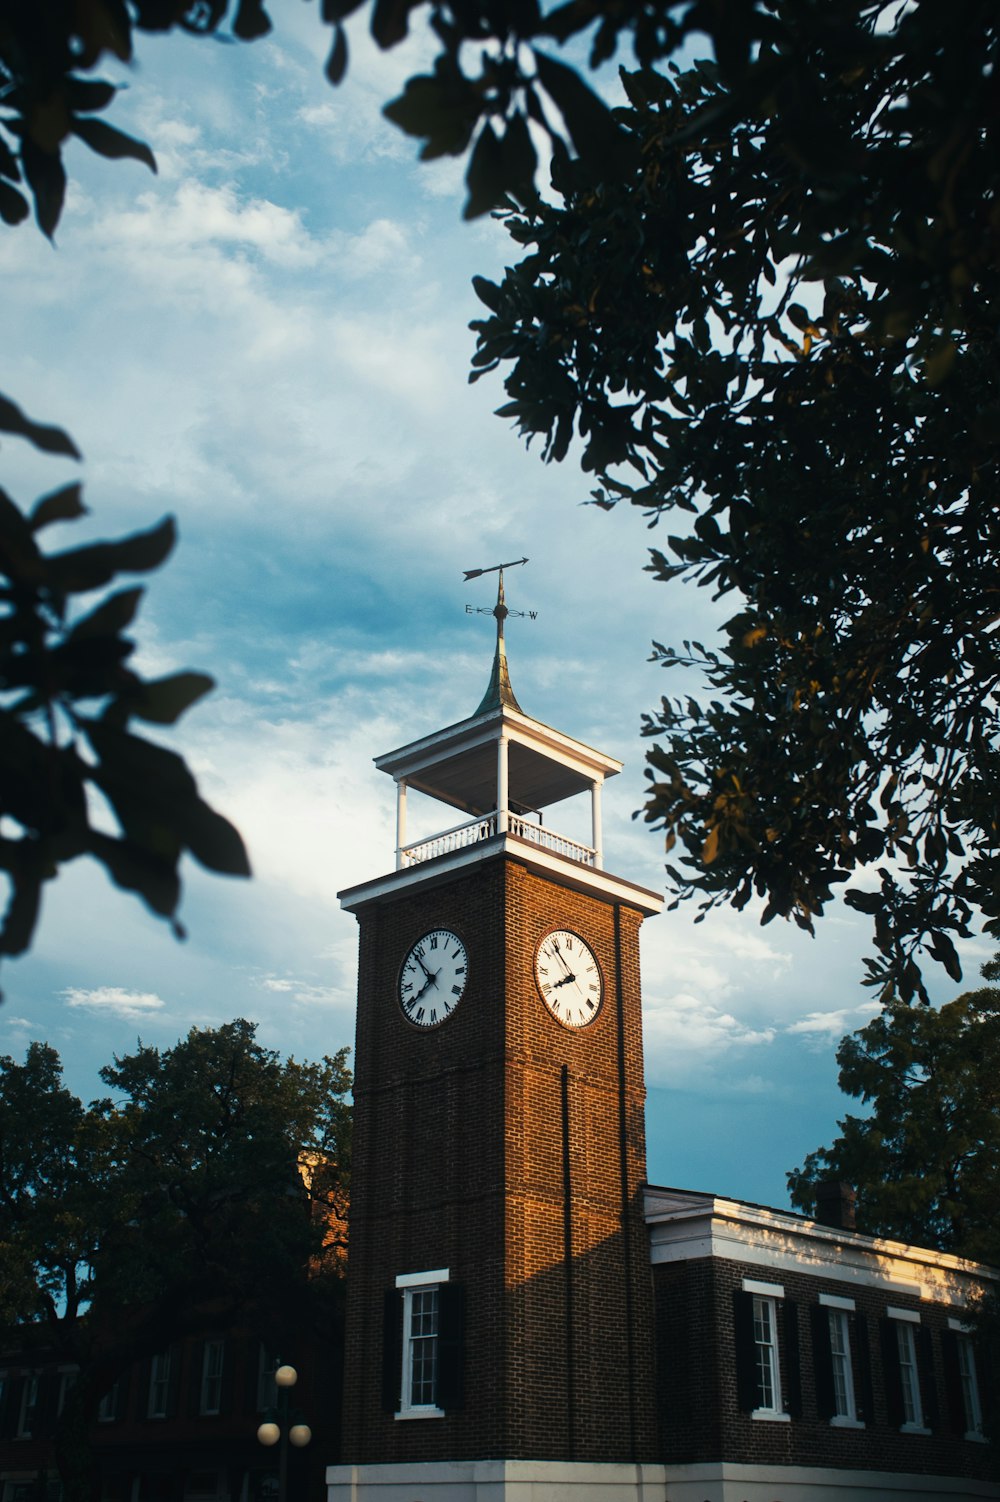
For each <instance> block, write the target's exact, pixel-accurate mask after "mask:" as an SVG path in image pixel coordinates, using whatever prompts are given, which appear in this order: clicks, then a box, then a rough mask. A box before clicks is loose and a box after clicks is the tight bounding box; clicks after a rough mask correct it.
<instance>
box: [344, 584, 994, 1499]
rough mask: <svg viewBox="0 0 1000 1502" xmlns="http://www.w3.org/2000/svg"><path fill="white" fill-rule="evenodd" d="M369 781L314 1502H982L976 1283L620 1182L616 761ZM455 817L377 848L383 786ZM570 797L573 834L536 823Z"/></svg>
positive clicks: (398, 771) (484, 741)
mask: <svg viewBox="0 0 1000 1502" xmlns="http://www.w3.org/2000/svg"><path fill="white" fill-rule="evenodd" d="M494 614H495V616H496V620H497V644H496V653H495V657H494V663H493V673H492V677H491V680H490V684H489V686H488V688H487V692H486V694H485V696H484V698H483V701H482V703H481V704H480V705H479V707H478V709H477V710H476V712H475V714H473V715H472V716H471V717H470V718H469V719H467V720H463V721H460V722H459V723H458V724H456V725H452V726H448V727H447V728H445V729H444V730H441V731H439V732H437V733H435V734H432V735H429V736H426V737H424V738H423V739H421V740H419V741H415V742H411V743H410V744H408V745H406V746H403V747H402V748H400V749H399V750H398V751H394V752H390V753H388V754H387V755H385V756H382V757H380V758H378V759H377V761H376V765H377V766H378V767H379V768H380V769H381V770H382V771H384V772H386V773H387V774H388V775H390V776H392V777H393V779H394V781H395V783H396V789H397V837H396V845H397V850H396V865H395V869H394V870H393V871H391V872H389V873H388V874H386V875H384V876H381V877H377V878H375V879H373V880H371V881H368V882H365V883H363V884H361V885H360V886H357V887H353V888H351V889H350V890H349V891H347V892H344V893H342V894H341V901H342V904H343V906H344V907H345V908H347V909H348V910H349V911H351V912H354V913H355V915H356V916H357V919H358V924H359V930H360V953H359V972H358V1022H357V1047H356V1052H355V1135H354V1160H353V1175H352V1205H351V1232H350V1235H351V1241H350V1261H349V1269H348V1306H347V1332H346V1358H345V1409H344V1431H343V1446H342V1463H340V1464H337V1465H333V1466H331V1467H330V1468H329V1471H328V1473H327V1474H328V1483H329V1502H542V1499H545V1502H576V1499H578V1498H579V1499H583V1502H588V1499H593V1502H605V1499H607V1502H617V1499H621V1502H652V1499H654V1498H655V1499H657V1502H660V1499H662V1502H820V1499H822V1502H889V1499H890V1498H894V1499H901V1498H903V1497H911V1496H913V1497H916V1496H919V1497H922V1498H925V1499H928V1502H931V1499H933V1502H944V1499H945V1498H949V1499H953V1498H957V1499H968V1502H971V1499H973V1498H977V1499H978V1498H984V1497H994V1496H997V1495H1000V1492H998V1490H997V1488H996V1487H995V1486H994V1485H993V1484H992V1483H991V1482H990V1481H989V1480H988V1468H987V1462H988V1457H989V1447H988V1446H987V1445H986V1444H985V1442H984V1440H983V1437H982V1428H983V1422H982V1413H983V1409H984V1407H985V1405H986V1404H987V1403H988V1401H989V1394H988V1392H987V1390H986V1374H985V1369H984V1367H983V1365H982V1364H981V1362H980V1361H979V1359H978V1353H977V1352H976V1350H975V1348H974V1346H973V1344H972V1342H971V1340H970V1338H969V1336H968V1333H967V1331H966V1329H965V1328H964V1326H965V1314H966V1306H967V1303H968V1299H969V1297H970V1295H971V1294H972V1293H973V1292H974V1291H975V1289H976V1288H977V1287H979V1286H981V1285H982V1284H983V1283H984V1282H986V1281H990V1280H991V1279H992V1278H993V1274H991V1273H990V1272H989V1270H987V1269H983V1268H975V1267H969V1266H967V1265H965V1264H961V1263H959V1262H958V1261H956V1260H955V1259H949V1258H947V1257H941V1256H937V1255H935V1254H932V1253H929V1252H922V1251H919V1250H916V1249H913V1248H909V1247H902V1246H897V1245H894V1244H891V1243H884V1242H874V1241H871V1240H870V1239H868V1238H865V1237H861V1236H858V1235H857V1233H856V1232H854V1231H853V1230H852V1229H851V1228H850V1225H849V1224H848V1220H847V1218H846V1217H845V1216H844V1215H841V1216H840V1220H841V1224H840V1225H839V1226H836V1227H835V1226H824V1225H821V1224H818V1223H816V1222H812V1221H807V1220H804V1219H803V1218H802V1217H799V1216H794V1215H791V1214H787V1213H782V1212H778V1211H769V1210H764V1209H761V1208H758V1207H754V1206H749V1205H741V1204H739V1203H737V1202H734V1201H728V1200H721V1199H718V1198H715V1197H713V1196H711V1195H697V1194H686V1193H682V1192H679V1191H675V1190H668V1189H653V1188H650V1187H649V1186H647V1185H646V1184H645V1173H646V1168H645V1164H646V1158H645V1136H644V1131H645V1128H644V1116H643V1105H644V1097H645V1090H644V1080H643V1063H642V1027H641V989H640V978H639V942H638V939H639V928H640V925H641V923H642V921H643V920H644V919H645V918H646V917H650V916H652V915H654V914H656V913H658V912H659V911H660V910H661V908H662V899H661V897H660V896H659V895H658V894H656V893H653V892H649V891H646V890H644V889H642V888H641V887H638V886H636V885H635V884H633V883H631V882H629V881H627V880H626V879H624V878H622V877H619V876H615V875H612V874H611V873H609V872H608V871H607V870H605V868H604V860H603V849H602V835H601V788H602V786H603V782H604V780H605V779H606V778H607V777H609V776H613V775H614V774H615V773H616V772H617V771H619V770H620V763H618V762H617V761H615V760H614V759H613V758H611V757H608V756H605V755H604V754H603V753H601V752H598V751H596V750H594V749H593V748H591V747H589V746H585V745H583V744H582V743H580V742H578V741H575V740H573V739H572V738H571V737H569V736H566V735H564V734H562V733H561V732H559V731H556V730H554V729H552V728H551V727H549V726H547V725H544V724H543V723H541V722H540V721H537V720H534V719H532V718H531V717H529V716H527V715H525V714H524V712H523V711H522V710H521V708H520V706H519V704H518V703H517V700H516V698H515V697H514V694H513V691H512V688H511V685H510V678H509V675H508V671H507V662H506V652H505V646H504V619H505V617H506V614H507V610H506V605H505V602H504V591H503V571H502V570H500V584H499V591H498V599H497V606H496V609H495V611H494ZM409 790H415V791H417V792H418V793H421V794H423V795H426V796H429V797H430V798H432V799H434V800H436V801H437V802H438V803H444V804H446V805H448V806H449V807H450V808H451V809H453V810H458V811H459V813H460V814H461V816H462V822H461V823H459V824H455V825H453V826H452V827H450V828H448V829H445V830H444V831H443V832H441V833H438V834H435V835H434V836H433V837H431V838H429V839H423V840H419V841H415V842H414V841H412V840H408V838H407V797H408V791H409ZM581 794H582V795H585V796H586V795H589V799H590V814H591V836H590V840H589V843H586V844H583V843H579V842H578V841H576V840H571V839H568V838H566V837H565V836H562V835H560V834H558V833H556V832H555V831H554V830H553V829H551V828H550V827H549V826H548V825H547V824H545V823H544V822H543V817H544V816H543V810H547V809H548V808H549V807H550V806H551V805H553V804H556V803H559V802H561V801H562V800H564V799H568V798H571V797H574V796H576V795H581Z"/></svg>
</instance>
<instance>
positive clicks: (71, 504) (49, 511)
mask: <svg viewBox="0 0 1000 1502" xmlns="http://www.w3.org/2000/svg"><path fill="white" fill-rule="evenodd" d="M86 515H87V508H86V506H85V505H84V504H83V486H82V485H80V484H79V482H77V483H75V484H73V485H64V486H63V487H62V489H61V490H53V491H52V492H51V494H50V495H45V496H42V498H41V500H38V501H36V502H35V504H34V506H33V507H32V508H31V512H30V514H29V516H28V524H29V525H30V527H31V530H32V531H33V532H40V531H41V530H42V528H43V527H49V526H51V525H52V523H53V522H72V521H77V520H79V518H80V517H81V516H86Z"/></svg>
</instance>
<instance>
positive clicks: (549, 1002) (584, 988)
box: [535, 928, 604, 1027]
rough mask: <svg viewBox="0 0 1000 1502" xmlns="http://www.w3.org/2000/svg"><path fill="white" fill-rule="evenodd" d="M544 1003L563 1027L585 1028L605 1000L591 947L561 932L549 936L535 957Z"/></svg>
mask: <svg viewBox="0 0 1000 1502" xmlns="http://www.w3.org/2000/svg"><path fill="white" fill-rule="evenodd" d="M535 979H536V980H537V982H538V989H539V991H540V992H541V994H542V1000H543V1001H544V1003H545V1005H546V1006H547V1007H548V1009H549V1011H550V1012H551V1013H552V1015H553V1017H554V1018H555V1019H556V1021H557V1022H561V1023H562V1025H563V1027H586V1026H587V1025H588V1023H591V1022H593V1021H594V1019H595V1018H596V1017H597V1014H598V1013H599V1012H600V1010H601V1002H602V1001H603V999H604V981H603V978H602V976H601V971H600V967H599V966H598V963H597V960H596V959H595V958H594V952H593V950H592V949H591V948H590V946H589V944H585V943H584V942H583V940H582V939H581V938H580V936H579V934H574V933H570V932H569V930H568V929H565V928H560V929H557V930H556V931H555V933H551V934H546V936H545V938H544V939H543V940H542V942H541V943H540V944H539V946H538V954H537V955H536V956H535Z"/></svg>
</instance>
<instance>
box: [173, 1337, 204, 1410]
mask: <svg viewBox="0 0 1000 1502" xmlns="http://www.w3.org/2000/svg"><path fill="white" fill-rule="evenodd" d="M204 1364H205V1342H204V1341H203V1340H196V1341H193V1342H192V1344H191V1346H190V1348H189V1350H188V1384H187V1411H188V1414H189V1415H190V1417H191V1418H197V1417H198V1415H199V1414H200V1413H201V1374H202V1370H203V1368H204ZM171 1375H173V1374H172V1373H171Z"/></svg>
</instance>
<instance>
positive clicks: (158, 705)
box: [105, 672, 215, 725]
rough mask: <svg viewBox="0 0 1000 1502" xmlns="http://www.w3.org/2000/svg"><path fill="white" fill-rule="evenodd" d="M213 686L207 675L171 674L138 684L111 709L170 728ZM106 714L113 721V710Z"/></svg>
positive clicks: (211, 679) (212, 680)
mask: <svg viewBox="0 0 1000 1502" xmlns="http://www.w3.org/2000/svg"><path fill="white" fill-rule="evenodd" d="M214 687H215V680H214V679H213V678H209V676H208V675H207V674H206V673H190V672H188V673H173V674H171V675H170V677H168V678H156V679H153V680H152V682H149V683H143V684H141V685H140V686H139V687H138V689H137V690H136V691H135V692H130V693H129V694H128V695H127V697H123V698H122V699H120V700H119V701H117V703H116V705H115V706H114V708H115V709H118V708H120V709H121V710H122V711H123V712H124V713H125V714H126V715H128V716H132V715H134V716H135V717H136V718H137V719H140V720H146V721H148V722H149V723H151V724H155V725H173V724H174V722H175V721H176V720H179V719H180V717H181V715H182V714H184V713H185V711H186V710H188V709H190V707H191V705H192V704H195V703H197V701H198V700H199V699H201V698H203V697H204V696H205V694H207V693H209V692H210V691H211V690H212V689H213V688H214ZM105 713H106V715H107V716H109V717H112V718H113V711H112V709H109V710H107V711H106V712H105Z"/></svg>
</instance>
